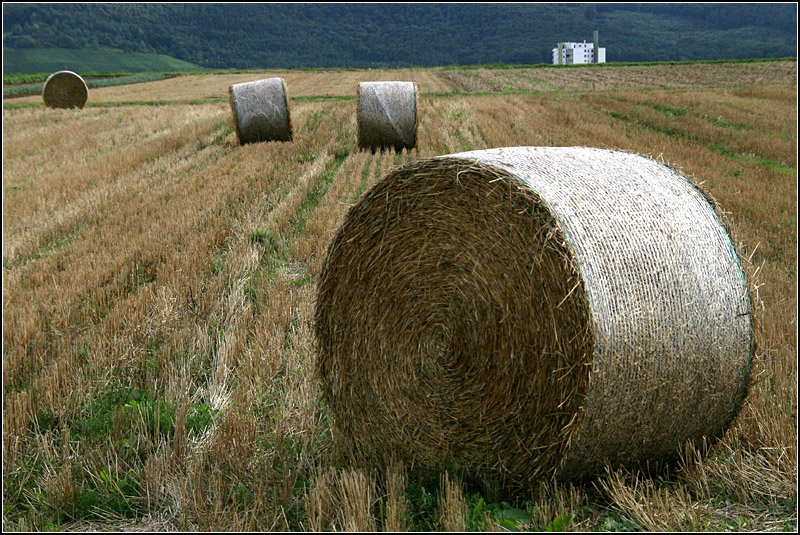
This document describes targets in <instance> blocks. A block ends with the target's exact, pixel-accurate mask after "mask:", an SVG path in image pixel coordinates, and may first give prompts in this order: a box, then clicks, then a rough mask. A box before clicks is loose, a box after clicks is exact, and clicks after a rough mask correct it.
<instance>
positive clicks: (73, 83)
mask: <svg viewBox="0 0 800 535" xmlns="http://www.w3.org/2000/svg"><path fill="white" fill-rule="evenodd" d="M42 98H43V99H44V104H45V106H47V107H49V108H83V107H84V106H85V105H86V101H87V100H88V98H89V88H88V87H86V82H84V81H83V78H81V77H80V75H79V74H77V73H74V72H72V71H58V72H54V73H53V74H51V75H50V76H48V77H47V80H45V81H44V86H42Z"/></svg>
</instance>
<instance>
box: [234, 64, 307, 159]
mask: <svg viewBox="0 0 800 535" xmlns="http://www.w3.org/2000/svg"><path fill="white" fill-rule="evenodd" d="M229 92H230V101H231V108H232V110H233V119H234V122H235V126H236V135H237V136H238V137H239V144H241V145H244V144H245V143H259V142H262V141H291V140H292V123H291V117H290V115H289V101H288V97H287V95H286V84H285V83H284V81H283V78H267V79H264V80H256V81H254V82H245V83H241V84H233V85H232V86H231V87H230V90H229Z"/></svg>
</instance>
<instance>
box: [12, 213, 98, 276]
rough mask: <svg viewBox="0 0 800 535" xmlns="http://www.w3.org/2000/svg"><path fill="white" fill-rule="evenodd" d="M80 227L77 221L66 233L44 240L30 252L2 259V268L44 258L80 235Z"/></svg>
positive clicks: (81, 227)
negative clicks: (13, 257)
mask: <svg viewBox="0 0 800 535" xmlns="http://www.w3.org/2000/svg"><path fill="white" fill-rule="evenodd" d="M82 229H83V225H82V224H81V223H78V224H77V225H75V226H74V227H72V228H71V229H70V230H68V231H67V233H66V234H62V235H61V236H56V237H54V238H52V239H50V240H48V241H45V242H44V243H42V244H41V245H39V247H37V248H36V250H35V251H33V252H32V253H31V254H29V255H26V256H23V257H21V258H18V259H17V260H14V261H13V262H8V263H6V261H5V260H4V261H3V269H4V270H7V269H14V268H17V267H19V266H22V265H24V264H27V263H28V262H30V261H32V260H39V259H40V258H44V257H46V256H48V255H50V254H51V253H52V252H54V251H58V250H59V249H63V248H64V247H66V246H67V245H69V244H70V243H72V242H74V241H75V240H77V239H78V236H80V233H81V230H82Z"/></svg>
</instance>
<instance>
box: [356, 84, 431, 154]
mask: <svg viewBox="0 0 800 535" xmlns="http://www.w3.org/2000/svg"><path fill="white" fill-rule="evenodd" d="M416 146H417V84H415V83H414V82H361V83H360V84H358V148H359V149H361V150H370V151H372V152H373V153H374V152H375V151H376V150H377V149H380V150H381V151H383V150H384V149H386V148H393V149H394V150H395V151H397V152H401V151H402V150H403V149H413V148H414V147H416Z"/></svg>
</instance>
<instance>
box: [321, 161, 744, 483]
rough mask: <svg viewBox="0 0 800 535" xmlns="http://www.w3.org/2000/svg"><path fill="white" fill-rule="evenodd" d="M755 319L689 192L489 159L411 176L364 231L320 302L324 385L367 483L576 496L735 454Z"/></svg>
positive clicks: (725, 243)
mask: <svg viewBox="0 0 800 535" xmlns="http://www.w3.org/2000/svg"><path fill="white" fill-rule="evenodd" d="M750 310H751V306H750V299H749V294H748V288H747V284H746V281H745V278H744V274H743V272H742V269H741V267H740V265H739V262H738V258H737V256H736V253H735V251H734V249H733V246H732V244H731V242H730V239H729V237H728V234H727V231H726V230H725V228H724V226H723V225H722V223H721V222H720V219H719V218H718V216H717V214H716V212H715V209H714V207H712V206H711V205H710V204H709V201H708V200H707V199H706V197H705V196H704V195H703V194H702V192H701V191H700V190H699V189H698V188H697V187H696V186H695V185H694V184H693V183H692V182H691V181H690V180H689V179H688V178H686V177H685V176H683V175H681V174H680V173H678V172H676V171H675V170H673V169H671V168H669V167H666V166H664V165H661V164H659V163H657V162H655V161H653V160H651V159H648V158H645V157H642V156H638V155H635V154H630V153H626V152H618V151H610V150H601V149H591V148H580V147H542V148H540V147H513V148H507V149H490V150H483V151H474V152H468V153H462V154H455V155H448V156H443V157H439V158H432V159H424V160H419V161H417V162H414V163H411V164H409V165H407V166H404V167H401V168H398V169H396V170H394V171H392V172H390V173H389V174H388V175H387V176H386V177H385V178H384V179H383V180H382V181H381V182H379V183H378V184H376V185H375V186H374V187H373V188H372V189H371V190H369V191H368V192H367V193H366V194H365V195H364V197H363V198H362V200H361V201H360V202H359V203H358V204H357V205H355V206H354V207H353V208H352V209H351V210H350V212H349V213H348V215H347V217H346V219H345V221H344V223H343V224H342V226H341V227H340V229H339V230H338V232H337V234H336V236H335V237H334V239H333V241H332V242H331V244H330V246H329V249H328V254H327V257H326V260H325V263H324V266H323V270H322V273H321V277H320V281H319V286H318V295H317V309H316V317H315V319H316V326H315V329H316V336H317V341H318V363H317V371H318V374H319V377H320V379H321V383H322V390H323V397H324V399H325V400H326V402H327V403H328V405H329V407H330V410H331V413H332V416H333V428H334V433H335V435H334V436H335V437H338V438H337V440H340V441H342V445H343V447H344V448H345V450H350V451H352V452H353V453H354V455H355V456H356V457H357V458H358V459H360V460H362V461H366V462H368V463H376V464H380V463H381V462H383V460H384V459H385V458H386V457H387V456H393V457H394V458H400V459H404V460H406V461H408V462H409V463H413V466H415V467H416V468H417V469H422V470H426V469H437V468H441V467H452V466H458V467H461V468H462V469H465V470H466V471H467V472H468V473H470V474H473V475H475V476H477V477H481V478H490V479H493V480H497V479H500V480H501V481H502V482H503V483H504V484H506V485H509V486H510V487H516V488H520V487H527V486H528V485H530V484H531V483H532V482H533V481H536V480H538V479H541V478H557V479H562V480H578V479H583V478H585V477H590V476H593V475H595V474H597V473H599V472H601V471H602V469H603V467H604V465H605V464H606V463H608V464H609V465H611V466H624V467H631V468H633V467H641V466H646V465H653V464H660V463H665V462H671V461H674V460H675V459H676V457H677V455H678V452H679V451H680V449H681V447H682V446H683V444H684V443H685V442H686V441H687V440H701V439H702V438H703V437H705V438H709V439H713V438H715V437H719V436H721V435H722V433H723V432H724V431H725V429H726V428H727V426H728V425H729V424H730V422H731V421H732V419H733V417H734V416H735V414H736V413H737V412H738V408H739V405H740V403H741V401H742V399H743V396H744V394H745V392H746V384H747V375H748V373H749V366H750V361H751V358H752V344H753V329H752V324H751V316H750Z"/></svg>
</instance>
